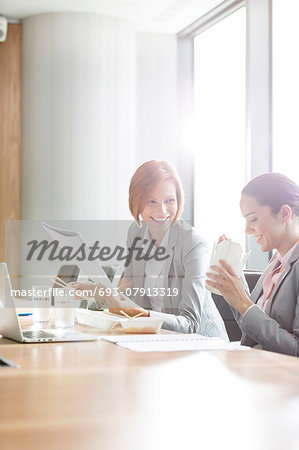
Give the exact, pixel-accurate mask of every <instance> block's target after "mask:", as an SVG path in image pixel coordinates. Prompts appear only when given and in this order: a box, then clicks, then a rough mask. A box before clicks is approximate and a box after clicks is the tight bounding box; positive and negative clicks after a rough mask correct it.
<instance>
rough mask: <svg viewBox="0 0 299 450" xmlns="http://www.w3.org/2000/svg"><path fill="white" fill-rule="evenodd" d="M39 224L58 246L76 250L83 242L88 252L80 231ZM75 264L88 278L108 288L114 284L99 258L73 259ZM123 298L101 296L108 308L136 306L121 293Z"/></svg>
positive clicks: (43, 223)
mask: <svg viewBox="0 0 299 450" xmlns="http://www.w3.org/2000/svg"><path fill="white" fill-rule="evenodd" d="M41 225H42V226H43V227H44V229H45V230H46V231H47V232H48V233H49V235H50V236H51V238H52V239H54V240H56V241H58V243H59V246H60V247H65V246H70V247H72V248H73V249H74V251H76V250H78V249H79V248H80V246H81V245H82V244H83V245H84V246H85V251H86V255H87V254H88V245H87V244H86V242H85V240H84V238H83V237H82V235H81V234H80V233H78V232H77V231H73V230H64V229H62V228H57V227H53V226H51V225H48V224H47V223H45V222H41ZM75 264H77V266H78V267H79V268H80V270H82V271H83V272H84V273H85V274H86V275H87V276H88V277H89V278H91V279H92V280H93V281H94V282H99V283H101V284H102V285H103V286H104V287H106V288H108V289H113V287H114V285H113V284H112V283H111V281H110V280H109V278H108V277H107V275H106V272H105V271H104V269H103V267H102V266H101V264H100V262H99V260H94V261H90V260H89V259H88V258H87V257H86V258H84V260H83V261H78V260H77V259H76V260H75ZM122 297H123V298H124V299H125V300H122V299H121V298H120V297H119V296H118V297H116V296H115V297H114V299H112V300H109V301H108V300H107V298H105V297H103V300H104V301H105V302H106V304H107V306H108V308H124V309H125V308H137V307H138V305H137V304H136V303H135V302H133V300H131V299H130V298H128V297H126V296H125V295H123V294H122Z"/></svg>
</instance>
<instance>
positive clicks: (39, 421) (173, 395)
mask: <svg viewBox="0 0 299 450" xmlns="http://www.w3.org/2000/svg"><path fill="white" fill-rule="evenodd" d="M0 354H1V355H2V356H4V357H6V358H8V359H11V360H12V361H14V362H15V363H17V364H19V365H20V368H19V369H15V368H1V369H0V405H1V408H0V448H1V450H15V449H17V450H19V449H21V448H22V449H25V450H26V449H28V450H29V449H30V450H35V449H42V450H49V449H55V450H60V449H87V450H89V449H97V450H98V449H103V450H110V449H113V450H114V449H115V450H118V449H119V450H135V449H136V450H156V449H166V450H168V449H180V450H183V449H189V448H190V449H208V450H210V449H212V450H214V449H215V450H216V449H220V450H223V449H224V450H226V449H230V450H234V449H238V450H247V449H248V450H249V449H250V450H259V449H260V450H268V449H269V450H282V449H283V450H298V449H299V360H298V359H297V358H294V357H289V356H283V355H278V354H274V353H270V352H264V351H260V350H250V351H248V352H237V351H231V352H227V351H213V352H175V353H135V352H132V351H130V350H126V349H123V348H120V347H117V346H116V345H114V344H110V343H107V342H104V341H97V342H79V343H54V344H53V343H49V344H47V343H44V344H19V343H16V342H13V341H10V340H8V339H4V338H2V339H0Z"/></svg>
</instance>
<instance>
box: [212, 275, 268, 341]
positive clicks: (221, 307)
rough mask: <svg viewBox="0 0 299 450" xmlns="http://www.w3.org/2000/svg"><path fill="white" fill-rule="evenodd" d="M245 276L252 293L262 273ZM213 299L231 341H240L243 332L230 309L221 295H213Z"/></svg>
mask: <svg viewBox="0 0 299 450" xmlns="http://www.w3.org/2000/svg"><path fill="white" fill-rule="evenodd" d="M244 275H245V278H246V281H247V284H248V287H249V291H250V292H252V290H253V288H254V286H255V285H256V282H257V280H258V279H259V277H260V276H261V272H253V271H247V272H246V271H245V272H244ZM212 297H213V300H214V302H215V305H216V306H217V308H218V311H219V312H220V314H221V317H222V319H223V321H224V324H225V327H226V331H227V334H228V337H229V339H230V341H239V340H240V339H241V335H242V332H241V330H240V328H239V325H238V324H237V322H236V320H235V318H234V316H233V313H232V312H231V309H230V307H229V306H228V304H227V303H226V301H225V300H224V298H223V297H222V296H221V295H216V294H212Z"/></svg>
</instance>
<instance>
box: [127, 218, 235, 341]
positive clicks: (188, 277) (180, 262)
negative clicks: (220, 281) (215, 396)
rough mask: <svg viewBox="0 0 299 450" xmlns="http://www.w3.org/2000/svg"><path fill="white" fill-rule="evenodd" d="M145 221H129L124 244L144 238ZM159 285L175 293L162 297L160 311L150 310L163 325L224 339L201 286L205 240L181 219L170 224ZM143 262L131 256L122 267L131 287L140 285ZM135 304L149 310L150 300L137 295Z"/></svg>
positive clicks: (220, 323)
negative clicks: (161, 279) (160, 283)
mask: <svg viewBox="0 0 299 450" xmlns="http://www.w3.org/2000/svg"><path fill="white" fill-rule="evenodd" d="M146 228H147V227H146V224H145V223H142V226H141V227H140V228H139V227H138V226H137V225H136V223H133V224H132V225H131V227H130V228H129V232H128V239H127V247H128V248H130V247H131V245H132V243H133V241H134V239H135V238H136V237H140V238H141V239H143V238H144V236H145V232H146ZM166 254H167V255H169V257H168V258H167V260H166V264H165V271H164V277H163V278H164V279H163V284H164V288H165V289H167V288H169V289H170V291H171V292H173V289H174V288H176V289H177V290H178V295H177V296H174V295H173V296H171V297H167V296H165V297H164V299H165V300H164V307H163V310H162V312H160V311H151V313H150V315H151V316H157V317H161V318H162V319H163V320H164V322H163V328H166V329H168V330H174V331H179V332H181V333H199V334H202V335H205V336H215V337H221V338H222V339H225V340H228V336H227V333H226V329H225V325H224V322H223V320H222V318H221V316H220V314H219V312H218V309H217V307H216V305H215V303H214V301H213V299H212V297H211V294H210V292H209V291H207V290H206V288H205V277H206V270H207V263H208V261H207V256H208V248H207V244H206V242H205V240H204V239H203V238H202V237H201V236H199V235H198V234H197V233H196V232H195V230H194V229H193V228H192V227H191V226H190V225H189V224H187V223H186V222H184V221H183V220H179V221H178V222H176V223H175V224H173V225H171V227H170V230H169V238H168V246H167V249H166ZM144 277H145V261H144V260H141V261H136V259H135V258H133V259H132V261H131V263H130V264H129V266H128V267H127V268H126V269H125V274H124V278H125V279H126V281H128V282H129V284H130V285H131V287H135V288H141V287H144ZM132 299H133V300H134V301H135V302H136V303H137V304H138V305H139V306H141V307H143V308H146V309H151V303H150V299H149V298H148V297H147V296H146V295H144V296H141V295H139V294H137V295H136V296H135V297H134V298H132Z"/></svg>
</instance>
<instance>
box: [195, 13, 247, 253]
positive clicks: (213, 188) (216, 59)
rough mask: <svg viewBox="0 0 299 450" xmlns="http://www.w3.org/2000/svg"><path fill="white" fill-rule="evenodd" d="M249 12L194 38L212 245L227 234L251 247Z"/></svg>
mask: <svg viewBox="0 0 299 450" xmlns="http://www.w3.org/2000/svg"><path fill="white" fill-rule="evenodd" d="M245 13H246V11H245V8H241V9H239V10H238V11H236V12H234V13H233V14H231V15H230V16H228V17H226V18H225V19H223V20H222V21H220V22H218V23H216V24H215V25H213V26H212V27H211V28H209V29H207V30H206V31H203V32H202V33H201V34H199V35H198V36H197V37H195V39H194V64H195V66H194V70H195V74H194V83H195V85H194V88H195V118H196V124H197V130H198V133H197V138H196V142H197V144H196V147H197V148H196V151H195V179H194V190H195V199H194V200H195V202H194V221H195V226H196V228H197V229H198V231H199V232H200V233H202V234H203V235H204V236H205V237H206V238H207V240H208V243H209V245H210V246H211V245H212V244H213V242H214V241H215V240H217V238H218V236H219V235H221V234H223V233H225V234H226V235H227V236H228V237H230V238H231V239H233V240H235V241H238V242H240V243H241V244H242V246H243V247H244V248H245V235H244V223H243V220H242V216H241V213H240V210H239V200H240V192H241V189H242V187H243V186H244V185H245V183H246V157H245V100H246V80H245V65H246V18H245Z"/></svg>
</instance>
